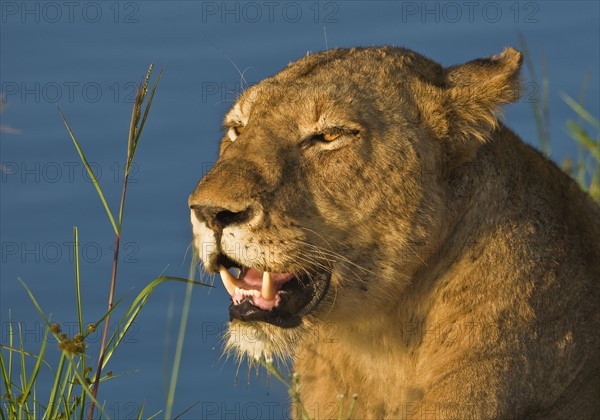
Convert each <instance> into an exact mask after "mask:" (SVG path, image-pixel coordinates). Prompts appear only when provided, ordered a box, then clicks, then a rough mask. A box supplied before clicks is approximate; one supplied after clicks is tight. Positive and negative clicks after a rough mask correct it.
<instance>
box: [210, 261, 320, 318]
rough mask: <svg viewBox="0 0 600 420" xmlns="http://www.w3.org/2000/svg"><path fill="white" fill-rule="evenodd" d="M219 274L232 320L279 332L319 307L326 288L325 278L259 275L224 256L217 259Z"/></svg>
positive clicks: (262, 272)
mask: <svg viewBox="0 0 600 420" xmlns="http://www.w3.org/2000/svg"><path fill="white" fill-rule="evenodd" d="M231 269H233V271H234V272H236V275H234V274H232V273H231V271H230V270H231ZM219 273H220V274H221V280H222V281H223V284H224V285H225V288H226V289H227V292H228V293H229V295H230V296H231V300H232V304H231V306H230V307H229V317H230V319H231V320H234V319H238V320H241V321H263V322H268V323H270V324H273V325H276V326H279V327H282V328H293V327H296V326H298V325H300V323H301V321H302V316H304V315H306V314H308V313H309V312H310V311H312V310H313V309H314V308H315V307H316V306H317V305H318V304H319V302H320V301H321V299H322V298H323V296H324V295H325V293H326V292H327V288H328V286H329V276H327V275H325V274H314V275H308V274H305V275H298V274H295V273H275V272H269V271H262V270H260V269H257V268H251V267H244V266H240V265H239V264H236V263H235V262H233V261H231V260H230V259H229V258H227V257H226V256H224V255H221V256H220V258H219Z"/></svg>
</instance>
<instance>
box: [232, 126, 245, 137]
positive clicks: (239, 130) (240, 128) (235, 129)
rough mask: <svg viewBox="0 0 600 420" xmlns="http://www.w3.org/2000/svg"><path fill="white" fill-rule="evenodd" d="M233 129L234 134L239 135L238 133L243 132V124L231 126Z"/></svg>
mask: <svg viewBox="0 0 600 420" xmlns="http://www.w3.org/2000/svg"><path fill="white" fill-rule="evenodd" d="M233 131H234V132H235V135H236V136H239V135H240V134H242V133H243V132H244V126H243V125H238V126H236V127H233Z"/></svg>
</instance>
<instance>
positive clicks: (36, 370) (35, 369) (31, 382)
mask: <svg viewBox="0 0 600 420" xmlns="http://www.w3.org/2000/svg"><path fill="white" fill-rule="evenodd" d="M48 331H49V330H48V327H46V330H45V333H44V339H43V340H42V347H41V349H40V354H39V356H38V357H37V361H36V362H35V366H34V367H33V371H32V372H31V377H30V378H29V381H28V384H27V386H26V387H25V390H24V391H23V402H25V401H27V397H29V393H30V392H31V387H32V386H33V385H34V384H35V379H36V378H37V375H38V373H39V371H40V366H41V365H42V360H43V359H44V353H45V352H46V344H48V335H49V334H48ZM34 406H35V404H34Z"/></svg>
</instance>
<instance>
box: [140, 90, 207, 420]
mask: <svg viewBox="0 0 600 420" xmlns="http://www.w3.org/2000/svg"><path fill="white" fill-rule="evenodd" d="M151 98H152V97H151ZM197 262H198V254H197V253H196V252H193V253H192V261H191V263H190V270H189V273H188V278H189V279H194V278H195V276H196V264H197ZM193 287H194V284H193V283H191V282H190V283H188V284H187V287H186V289H185V298H184V301H183V309H182V311H181V320H180V322H179V334H178V336H177V345H176V349H175V359H174V360H173V369H172V370H171V383H170V385H169V393H168V394H167V407H166V409H165V419H170V418H171V414H172V413H173V404H174V403H175V389H176V388H177V378H178V376H179V366H180V365H181V355H182V354H183V341H184V339H185V330H186V327H187V320H188V316H189V312H190V306H191V302H192V290H193Z"/></svg>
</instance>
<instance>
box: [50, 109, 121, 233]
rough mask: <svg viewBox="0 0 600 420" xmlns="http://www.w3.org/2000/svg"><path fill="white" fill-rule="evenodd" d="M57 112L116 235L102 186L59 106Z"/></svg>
mask: <svg viewBox="0 0 600 420" xmlns="http://www.w3.org/2000/svg"><path fill="white" fill-rule="evenodd" d="M58 112H59V113H60V116H61V117H62V120H63V122H64V123H65V126H66V127H67V131H68V132H69V135H70V136H71V140H73V144H74V145H75V148H76V149H77V153H79V158H80V159H81V162H82V163H83V165H84V166H85V169H86V170H87V172H88V174H89V176H90V178H91V180H92V183H93V184H94V187H95V188H96V192H97V193H98V196H99V197H100V200H101V201H102V205H103V206H104V210H105V211H106V214H107V215H108V218H109V219H110V223H111V224H112V227H113V229H114V231H115V234H116V235H118V234H119V231H118V229H117V224H116V223H115V219H114V217H113V214H112V212H111V211H110V208H109V207H108V203H107V202H106V199H105V198H104V193H103V192H102V188H100V184H99V183H98V180H97V179H96V175H95V174H94V171H92V168H91V166H90V164H89V163H88V161H87V159H86V158H85V155H84V153H83V150H82V149H81V147H80V146H79V142H78V141H77V139H76V138H75V134H73V131H72V130H71V127H70V126H69V123H68V122H67V119H66V118H65V116H64V115H63V113H62V111H61V110H60V108H59V110H58Z"/></svg>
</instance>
